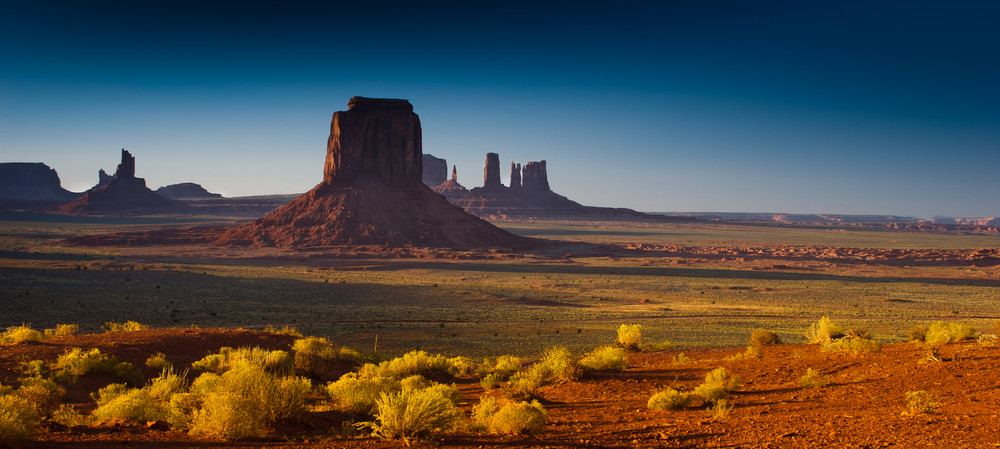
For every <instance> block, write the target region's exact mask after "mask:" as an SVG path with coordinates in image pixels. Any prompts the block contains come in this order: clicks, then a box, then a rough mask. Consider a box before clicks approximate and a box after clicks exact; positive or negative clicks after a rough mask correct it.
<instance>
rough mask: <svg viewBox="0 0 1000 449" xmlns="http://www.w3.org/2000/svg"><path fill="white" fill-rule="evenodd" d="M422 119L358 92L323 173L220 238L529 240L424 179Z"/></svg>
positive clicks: (481, 243) (340, 119) (325, 242)
mask: <svg viewBox="0 0 1000 449" xmlns="http://www.w3.org/2000/svg"><path fill="white" fill-rule="evenodd" d="M422 165H423V154H422V149H421V129H420V119H419V117H417V114H414V113H413V107H412V106H411V105H410V103H409V102H408V101H406V100H389V99H375V98H363V97H354V98H352V99H351V100H350V102H349V103H348V110H347V111H340V112H336V113H334V114H333V120H332V122H331V126H330V138H329V140H328V143H327V152H326V163H325V165H324V177H323V181H322V182H321V183H320V184H319V185H317V186H316V187H315V188H313V189H312V190H310V191H309V192H307V193H305V194H303V195H302V196H300V197H298V198H296V199H294V200H292V201H291V202H290V203H288V204H286V205H285V206H282V207H280V208H278V209H277V210H275V211H273V212H271V213H269V214H267V215H265V216H264V217H262V218H260V219H257V220H255V221H253V222H252V223H249V224H246V225H242V226H237V227H235V228H231V229H229V230H228V231H225V232H224V233H222V234H221V235H220V236H219V237H218V238H217V239H216V240H215V243H216V244H221V245H240V246H253V247H261V246H279V247H317V246H335V245H379V246H396V247H399V246H427V247H450V248H470V247H473V248H478V247H515V246H523V245H525V244H527V242H529V241H528V240H527V239H524V238H522V237H517V236H515V235H513V234H510V233H508V232H507V231H504V230H502V229H499V228H497V227H495V226H493V225H491V224H489V223H487V222H486V221H484V220H481V219H479V218H476V217H474V216H472V215H469V214H467V213H466V212H464V211H463V210H462V209H461V208H458V207H456V206H454V205H452V204H450V203H448V201H447V200H446V199H445V198H444V197H442V196H441V195H438V194H436V193H434V192H432V191H431V189H430V188H429V187H427V186H426V185H424V184H423V182H422V180H423V177H422V174H423V170H422Z"/></svg>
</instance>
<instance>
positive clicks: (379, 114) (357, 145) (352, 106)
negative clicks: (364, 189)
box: [323, 97, 423, 187]
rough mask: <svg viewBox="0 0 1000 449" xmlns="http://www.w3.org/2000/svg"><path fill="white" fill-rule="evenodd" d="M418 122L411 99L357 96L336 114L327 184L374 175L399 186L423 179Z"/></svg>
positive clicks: (329, 143) (325, 172) (325, 174)
mask: <svg viewBox="0 0 1000 449" xmlns="http://www.w3.org/2000/svg"><path fill="white" fill-rule="evenodd" d="M420 133H421V131H420V118H419V117H417V114H414V113H413V106H411V105H410V102H409V101H407V100H396V99H375V98H365V97H353V98H351V100H350V102H348V104H347V111H338V112H335V113H334V114H333V120H332V121H331V122H330V138H329V140H328V141H327V147H326V163H325V165H324V168H323V184H326V185H338V186H346V185H350V184H351V183H352V182H354V181H355V180H356V179H357V178H358V176H362V175H364V176H370V177H374V178H376V179H378V180H379V181H381V182H383V183H385V184H388V185H392V186H397V187H404V186H413V185H416V184H419V183H421V182H422V179H423V157H422V155H423V150H422V149H421V134H420Z"/></svg>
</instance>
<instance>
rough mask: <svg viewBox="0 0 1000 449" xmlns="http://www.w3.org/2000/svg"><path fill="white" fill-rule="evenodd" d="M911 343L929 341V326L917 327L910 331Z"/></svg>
mask: <svg viewBox="0 0 1000 449" xmlns="http://www.w3.org/2000/svg"><path fill="white" fill-rule="evenodd" d="M910 341H921V342H922V341H927V326H922V325H921V326H916V327H914V328H912V329H910Z"/></svg>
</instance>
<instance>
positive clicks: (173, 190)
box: [154, 182, 222, 200]
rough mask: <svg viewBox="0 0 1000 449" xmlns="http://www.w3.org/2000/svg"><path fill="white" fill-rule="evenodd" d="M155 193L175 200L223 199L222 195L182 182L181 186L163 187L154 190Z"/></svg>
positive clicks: (191, 183)
mask: <svg viewBox="0 0 1000 449" xmlns="http://www.w3.org/2000/svg"><path fill="white" fill-rule="evenodd" d="M154 192H156V193H157V194H158V195H160V196H162V197H164V198H170V199H174V200H180V199H207V198H222V195H221V194H218V193H212V192H209V191H208V190H205V188H204V187H202V186H200V185H198V184H195V183H193V182H182V183H180V184H171V185H168V186H163V187H160V188H159V189H156V190H154Z"/></svg>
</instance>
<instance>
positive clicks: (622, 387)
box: [0, 329, 1000, 448]
mask: <svg viewBox="0 0 1000 449" xmlns="http://www.w3.org/2000/svg"><path fill="white" fill-rule="evenodd" d="M291 341H292V338H291V337H287V336H281V335H274V334H268V333H264V332H253V331H237V330H216V329H212V330H201V329H168V330H151V331H141V332H125V333H113V334H100V335H85V336H74V337H67V338H61V339H53V340H48V341H46V342H43V343H27V344H20V345H14V346H2V347H0V376H2V379H3V381H4V383H5V384H9V383H12V377H16V373H15V372H14V371H13V370H14V369H15V368H16V362H17V361H18V360H24V359H34V358H41V359H46V360H51V359H54V357H55V356H56V355H57V354H59V353H61V352H62V351H63V350H65V349H66V348H68V347H71V346H81V347H98V348H100V349H101V350H102V352H108V353H111V354H114V355H116V356H117V357H119V358H120V359H122V360H124V361H129V362H131V363H133V364H135V365H136V366H139V367H141V366H143V361H144V360H145V358H146V357H147V356H148V355H149V354H151V353H153V352H157V351H162V352H164V353H165V354H166V355H167V358H168V359H170V360H173V361H175V362H176V363H178V364H179V365H182V366H183V364H186V363H190V362H191V361H194V360H197V359H198V358H200V357H202V356H203V355H205V354H207V353H209V352H213V351H215V350H217V349H218V347H220V346H246V345H260V346H262V347H267V348H272V349H288V345H289V343H290V342H291ZM739 352H742V349H739V350H736V349H730V350H701V351H689V352H687V353H686V354H687V356H688V357H689V358H691V359H692V361H691V362H689V363H686V364H683V365H674V364H672V363H671V361H672V359H673V357H674V356H676V355H677V351H670V352H663V353H648V354H642V353H633V354H629V368H628V369H627V370H625V371H622V372H596V373H591V374H589V375H587V376H585V377H584V378H583V379H581V380H580V381H578V382H570V383H564V384H561V385H552V386H547V387H543V388H542V389H541V390H540V396H541V398H542V399H541V401H542V403H543V404H544V405H545V407H546V408H547V410H548V413H549V421H548V425H547V427H546V429H545V430H544V431H543V432H541V433H539V434H537V435H525V436H493V435H485V434H478V433H468V432H459V433H456V434H450V435H438V436H433V437H431V438H429V439H428V440H425V441H423V442H417V443H413V444H412V446H413V447H426V448H429V447H453V448H479V447H621V448H626V447H628V448H634V447H789V448H793V447H831V446H832V447H915V446H924V445H934V446H937V447H994V446H995V445H996V444H997V443H998V442H1000V420H998V419H997V416H998V414H1000V378H998V377H997V376H996V374H995V373H996V372H997V369H998V368H1000V348H992V347H981V346H979V345H978V344H977V343H975V342H966V343H960V344H950V345H946V346H944V347H942V348H941V351H940V358H941V360H943V361H941V362H932V361H927V360H926V349H925V348H922V347H920V346H917V345H915V344H909V343H906V344H893V345H885V346H883V350H882V352H880V353H872V354H861V355H849V354H839V353H823V352H820V351H819V348H818V347H816V346H811V345H778V346H769V347H765V348H764V357H763V358H760V359H749V360H738V361H733V360H726V359H727V358H729V357H730V356H732V355H733V354H736V353H739ZM719 366H723V367H726V369H727V370H729V371H730V372H731V373H734V374H736V375H738V376H740V377H741V378H742V379H743V382H744V386H743V388H742V389H741V390H740V391H737V392H735V393H734V395H733V401H734V403H735V405H736V408H735V409H734V410H732V412H731V413H730V414H729V416H728V417H725V418H722V419H715V418H712V417H711V416H710V415H709V414H708V412H707V411H706V410H705V408H704V407H703V406H700V405H698V404H694V405H692V406H691V407H688V408H686V409H684V410H676V411H655V410H649V409H648V408H647V407H646V401H647V400H648V399H649V397H650V396H651V395H653V394H654V393H656V392H657V391H660V390H662V389H663V388H666V387H673V388H678V389H691V388H693V387H694V386H695V385H697V384H699V383H700V382H701V381H702V379H703V378H704V376H705V373H707V372H708V371H710V370H711V369H714V368H716V367H719ZM807 368H813V369H816V370H819V371H820V372H822V373H823V374H825V375H828V376H829V377H830V380H831V383H830V384H829V385H827V386H825V387H823V388H802V387H800V386H799V385H798V379H799V378H800V377H801V376H802V374H803V373H805V371H806V369H807ZM145 374H147V376H148V375H152V373H145ZM455 382H456V383H457V385H458V387H459V389H460V390H461V391H462V394H463V400H464V402H463V404H462V407H463V408H464V409H465V410H466V412H468V410H469V409H470V408H471V406H472V404H474V403H476V402H477V401H478V397H479V396H481V395H482V394H483V393H484V392H483V390H482V388H481V387H480V386H479V384H478V382H477V381H476V380H475V379H471V378H460V379H456V380H455ZM73 388H76V387H70V389H71V390H72V389H73ZM914 390H926V391H928V392H931V393H933V394H936V395H938V396H939V397H940V408H939V409H938V410H937V411H936V412H935V413H931V414H922V415H916V416H904V415H902V414H901V412H902V411H903V410H904V406H905V399H904V397H905V394H906V392H907V391H914ZM71 396H74V395H71ZM75 396H76V397H82V396H81V395H75ZM347 418H349V417H346V416H342V415H338V414H336V413H330V412H326V413H311V414H310V415H309V417H308V418H307V419H306V422H305V423H302V424H286V425H280V426H278V428H277V429H276V430H275V432H274V433H273V435H272V437H271V438H267V439H260V440H252V441H238V442H220V441H213V440H205V439H198V438H194V437H191V436H189V435H187V434H185V433H183V432H179V431H173V430H152V429H147V428H146V427H145V426H143V425H124V426H101V427H94V428H72V429H66V428H63V427H61V426H57V425H52V426H48V427H44V428H43V429H42V430H41V431H40V432H39V434H38V435H37V441H35V442H28V443H25V444H24V447H74V448H98V447H108V446H111V445H114V446H121V445H128V446H130V447H153V448H207V447H244V448H264V447H267V448H284V447H307V448H328V447H347V448H368V447H403V443H402V442H400V441H382V440H377V439H371V438H357V439H338V438H335V437H332V436H329V429H331V428H340V425H341V423H342V422H343V421H344V420H345V419H347Z"/></svg>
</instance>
